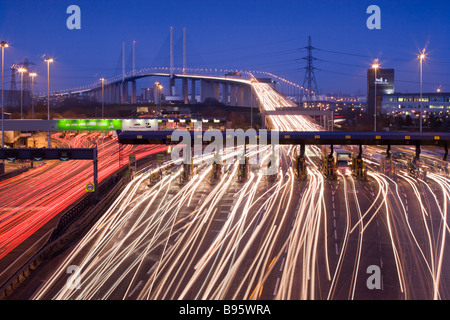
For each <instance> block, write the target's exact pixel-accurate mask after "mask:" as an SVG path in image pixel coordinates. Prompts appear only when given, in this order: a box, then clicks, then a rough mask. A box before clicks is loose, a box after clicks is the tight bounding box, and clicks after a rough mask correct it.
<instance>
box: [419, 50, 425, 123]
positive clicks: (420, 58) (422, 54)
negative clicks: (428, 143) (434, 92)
mask: <svg viewBox="0 0 450 320" xmlns="http://www.w3.org/2000/svg"><path fill="white" fill-rule="evenodd" d="M425 57H426V55H425V49H423V51H422V53H421V54H420V55H419V56H418V58H419V61H420V129H419V131H420V132H422V122H423V118H422V117H423V104H422V65H423V60H424V59H425Z"/></svg>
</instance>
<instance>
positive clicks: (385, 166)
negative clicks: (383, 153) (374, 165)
mask: <svg viewBox="0 0 450 320" xmlns="http://www.w3.org/2000/svg"><path fill="white" fill-rule="evenodd" d="M380 171H381V173H383V174H385V175H386V176H388V177H390V178H395V175H396V167H395V162H394V161H393V159H392V158H391V157H386V158H384V157H382V158H381V162H380Z"/></svg>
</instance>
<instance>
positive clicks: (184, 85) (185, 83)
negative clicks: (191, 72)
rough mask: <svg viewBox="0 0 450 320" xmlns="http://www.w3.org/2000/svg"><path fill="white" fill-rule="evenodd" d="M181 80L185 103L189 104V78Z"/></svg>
mask: <svg viewBox="0 0 450 320" xmlns="http://www.w3.org/2000/svg"><path fill="white" fill-rule="evenodd" d="M181 81H182V82H181V84H182V92H183V99H184V104H188V103H189V93H188V92H189V89H188V79H187V78H183V79H182V80H181Z"/></svg>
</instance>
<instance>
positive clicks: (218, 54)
mask: <svg viewBox="0 0 450 320" xmlns="http://www.w3.org/2000/svg"><path fill="white" fill-rule="evenodd" d="M72 4H75V5H78V6H79V7H80V9H81V30H69V29H68V28H67V27H66V20H67V18H68V17H69V16H70V14H67V13H66V9H67V7H68V6H69V5H72ZM369 5H378V6H379V7H380V9H381V30H369V29H368V28H367V26H366V20H367V19H368V18H369V16H370V14H367V13H366V10H367V7H368V6H369ZM0 12H1V19H0V40H4V41H7V42H8V43H9V44H10V46H11V47H10V48H8V49H7V51H6V52H5V59H6V66H7V67H6V69H8V68H9V67H10V66H11V64H13V63H18V62H21V61H23V59H24V58H25V57H27V58H28V59H29V60H30V61H31V62H33V63H35V65H34V66H32V67H33V70H34V71H36V72H37V73H38V74H39V80H38V90H44V91H45V88H46V66H45V63H44V62H43V55H45V54H46V55H49V56H52V57H54V58H55V63H54V64H53V65H52V66H51V90H58V89H70V88H74V87H78V86H81V85H90V84H92V83H95V82H97V81H98V79H99V78H100V77H105V78H109V77H112V76H114V75H118V74H120V72H121V50H122V42H126V57H127V58H126V61H127V70H129V69H130V68H131V58H130V57H131V48H132V41H136V67H137V69H139V68H141V67H152V66H157V67H159V66H168V64H169V44H168V41H169V28H170V27H171V26H173V28H174V32H175V40H176V42H177V46H176V48H175V50H176V58H175V59H176V60H175V65H176V66H178V67H181V65H182V59H181V57H182V52H181V46H179V45H178V44H179V43H181V37H182V30H183V28H187V33H188V45H187V46H188V48H187V51H188V59H187V61H188V67H208V68H230V69H244V70H259V71H267V72H271V73H273V74H276V75H279V76H281V77H284V78H286V79H288V80H290V81H293V82H295V83H297V84H300V85H301V84H303V79H304V76H305V70H304V69H303V68H304V67H305V65H306V61H304V60H302V59H301V58H303V57H305V56H306V54H307V52H306V50H305V49H304V47H305V46H306V45H307V41H308V36H311V38H312V44H313V46H314V47H315V48H317V50H314V52H313V54H314V56H315V57H316V58H317V59H318V60H317V61H315V65H314V66H315V67H316V68H317V70H315V74H316V80H317V84H318V87H319V92H320V93H321V94H327V93H336V92H341V93H348V94H360V95H365V94H366V90H367V88H366V86H367V84H366V72H367V68H368V67H370V65H371V63H372V61H373V59H375V58H379V59H380V62H381V66H382V67H385V68H394V69H395V81H396V83H395V89H396V91H397V92H418V91H419V88H420V85H419V63H418V60H417V54H418V52H419V51H420V50H421V49H422V48H424V47H425V46H426V47H427V53H428V58H427V60H426V62H425V64H424V80H423V81H424V91H436V89H437V88H438V87H439V86H441V87H442V90H443V91H450V77H449V74H450V55H449V52H450V19H449V14H450V2H449V1H433V0H431V1H417V0H409V1H365V0H352V1H349V0H342V1H331V0H327V1H288V0H282V1H274V0H273V1H269V0H245V1H236V0H228V1H215V0H209V1H205V0H184V1H153V0H146V1H138V0H128V1H114V0H108V1H106V0H105V1H100V0H91V1H87V0H71V1H66V0H43V1H32V0H15V1H12V0H1V2H0ZM5 76H6V79H5V89H9V83H10V79H9V76H10V71H9V70H7V71H6V72H5ZM147 82H148V83H146V82H145V80H141V81H140V82H139V85H140V86H150V80H147Z"/></svg>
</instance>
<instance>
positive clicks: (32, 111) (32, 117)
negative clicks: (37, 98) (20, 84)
mask: <svg viewBox="0 0 450 320" xmlns="http://www.w3.org/2000/svg"><path fill="white" fill-rule="evenodd" d="M28 75H29V76H30V77H31V119H34V99H33V98H34V77H36V76H37V73H36V72H31V73H29V74H28Z"/></svg>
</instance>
